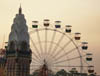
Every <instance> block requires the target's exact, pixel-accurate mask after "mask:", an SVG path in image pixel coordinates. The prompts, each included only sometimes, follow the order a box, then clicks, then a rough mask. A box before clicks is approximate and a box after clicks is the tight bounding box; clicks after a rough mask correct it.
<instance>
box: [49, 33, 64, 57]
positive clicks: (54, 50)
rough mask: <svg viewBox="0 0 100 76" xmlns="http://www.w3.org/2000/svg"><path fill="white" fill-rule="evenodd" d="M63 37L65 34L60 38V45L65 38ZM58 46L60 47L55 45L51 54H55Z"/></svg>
mask: <svg viewBox="0 0 100 76" xmlns="http://www.w3.org/2000/svg"><path fill="white" fill-rule="evenodd" d="M63 38H64V34H62V36H61V37H60V39H59V40H58V42H57V45H59V44H60V43H61V41H62V40H63ZM57 48H58V46H55V48H54V49H53V52H52V53H51V56H53V55H54V54H55V52H56V50H57Z"/></svg>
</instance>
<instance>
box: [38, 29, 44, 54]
mask: <svg viewBox="0 0 100 76" xmlns="http://www.w3.org/2000/svg"><path fill="white" fill-rule="evenodd" d="M37 37H38V41H39V45H40V51H41V55H42V54H43V49H42V44H41V40H40V35H39V31H38V29H37Z"/></svg>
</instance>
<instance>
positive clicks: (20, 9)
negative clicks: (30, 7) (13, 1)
mask: <svg viewBox="0 0 100 76" xmlns="http://www.w3.org/2000/svg"><path fill="white" fill-rule="evenodd" d="M19 14H22V7H21V4H20V8H19Z"/></svg>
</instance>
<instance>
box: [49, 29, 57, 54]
mask: <svg viewBox="0 0 100 76" xmlns="http://www.w3.org/2000/svg"><path fill="white" fill-rule="evenodd" d="M55 36H56V30H55V31H54V33H53V36H52V40H51V43H50V46H49V50H48V53H47V54H49V55H50V53H51V50H52V46H53V45H52V43H53V42H54V39H55Z"/></svg>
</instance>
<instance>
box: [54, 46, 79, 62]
mask: <svg viewBox="0 0 100 76" xmlns="http://www.w3.org/2000/svg"><path fill="white" fill-rule="evenodd" d="M78 47H79V46H78ZM76 49H77V47H75V48H73V49H71V50H69V51H68V52H66V53H64V54H63V55H60V56H59V57H57V58H56V59H55V60H56V61H58V60H59V59H61V58H62V57H65V56H66V55H68V54H70V53H72V52H73V51H75V50H76Z"/></svg>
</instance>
